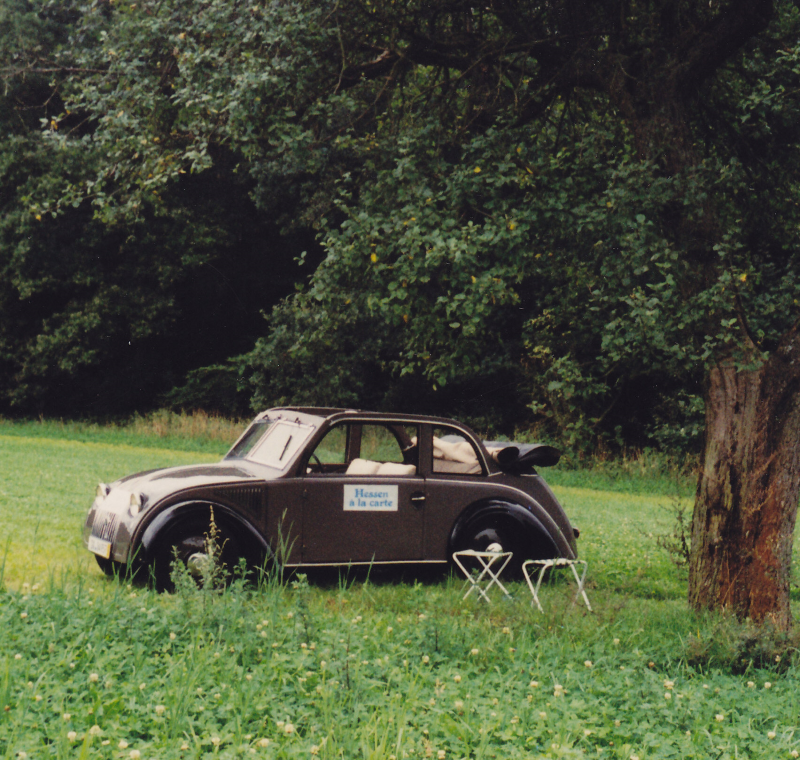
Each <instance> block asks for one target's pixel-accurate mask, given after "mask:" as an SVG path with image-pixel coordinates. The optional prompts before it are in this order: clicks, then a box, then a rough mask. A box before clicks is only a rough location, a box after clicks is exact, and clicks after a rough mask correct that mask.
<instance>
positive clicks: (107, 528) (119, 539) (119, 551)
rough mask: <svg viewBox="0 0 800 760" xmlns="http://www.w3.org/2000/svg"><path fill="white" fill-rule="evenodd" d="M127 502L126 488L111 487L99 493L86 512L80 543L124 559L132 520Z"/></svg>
mask: <svg viewBox="0 0 800 760" xmlns="http://www.w3.org/2000/svg"><path fill="white" fill-rule="evenodd" d="M129 505H130V492H128V491H122V490H114V489H112V490H111V491H110V492H109V494H108V495H107V496H105V497H102V496H98V497H97V498H96V499H95V500H94V502H93V504H92V506H91V509H90V510H89V514H88V515H87V516H86V522H85V523H84V526H83V545H84V546H85V547H86V548H87V549H88V550H89V551H91V552H92V553H93V554H96V555H97V556H98V557H103V558H104V559H113V560H114V561H115V562H122V563H127V562H128V561H129V559H130V548H131V535H132V533H133V525H132V523H134V522H135V518H132V517H131V516H130V514H129V512H128V507H129Z"/></svg>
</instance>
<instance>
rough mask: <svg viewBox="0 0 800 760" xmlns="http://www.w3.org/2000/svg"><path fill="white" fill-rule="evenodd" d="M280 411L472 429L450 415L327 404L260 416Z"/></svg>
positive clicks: (329, 418) (336, 418) (335, 418)
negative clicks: (372, 409)
mask: <svg viewBox="0 0 800 760" xmlns="http://www.w3.org/2000/svg"><path fill="white" fill-rule="evenodd" d="M276 413H278V414H280V416H283V414H281V413H289V414H298V415H308V416H310V417H317V418H319V419H324V420H327V421H328V422H338V421H339V420H340V419H347V418H348V417H353V416H358V418H359V419H362V420H363V419H369V420H376V421H378V420H390V421H400V420H408V421H409V422H425V423H430V424H441V425H455V426H457V427H461V428H465V429H466V430H470V427H469V426H468V425H465V424H464V423H463V422H459V421H458V420H454V419H452V418H450V417H435V416H431V415H427V414H406V413H404V412H374V411H368V410H363V409H348V408H344V407H341V408H340V407H325V406H283V407H275V408H273V409H267V410H266V411H264V412H262V413H261V414H259V415H258V416H259V418H261V417H266V416H275V414H276Z"/></svg>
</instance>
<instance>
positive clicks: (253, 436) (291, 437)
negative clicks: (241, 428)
mask: <svg viewBox="0 0 800 760" xmlns="http://www.w3.org/2000/svg"><path fill="white" fill-rule="evenodd" d="M313 430H314V428H313V427H312V426H311V425H302V424H300V423H298V422H287V421H285V420H277V421H275V420H259V421H258V422H255V423H253V425H251V427H250V428H249V430H248V431H247V432H246V433H245V434H244V436H242V438H241V440H239V441H238V442H237V444H236V445H235V446H234V447H233V448H232V449H231V450H230V452H229V453H228V455H227V457H226V459H249V460H250V461H252V462H258V463H259V464H265V465H267V466H268V467H275V468H276V469H279V470H282V469H284V468H285V467H286V465H288V464H289V462H291V460H292V459H293V457H294V455H295V454H296V453H297V451H298V450H299V449H300V447H301V446H302V445H303V444H304V443H305V441H306V439H307V438H308V437H309V435H311V433H312V432H313Z"/></svg>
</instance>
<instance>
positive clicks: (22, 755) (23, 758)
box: [17, 750, 444, 760]
mask: <svg viewBox="0 0 800 760" xmlns="http://www.w3.org/2000/svg"><path fill="white" fill-rule="evenodd" d="M17 757H18V758H19V760H28V753H27V752H23V751H22V750H20V751H19V752H17ZM442 757H444V755H442Z"/></svg>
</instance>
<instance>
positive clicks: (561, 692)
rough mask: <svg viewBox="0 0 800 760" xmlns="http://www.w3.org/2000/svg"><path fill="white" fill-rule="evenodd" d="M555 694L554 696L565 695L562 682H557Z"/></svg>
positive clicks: (554, 688)
mask: <svg viewBox="0 0 800 760" xmlns="http://www.w3.org/2000/svg"><path fill="white" fill-rule="evenodd" d="M553 696H554V697H563V696H564V687H563V686H562V685H561V684H560V683H557V684H556V685H555V686H554V687H553Z"/></svg>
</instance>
